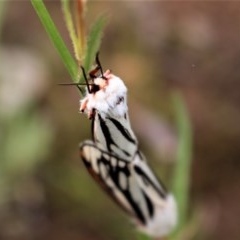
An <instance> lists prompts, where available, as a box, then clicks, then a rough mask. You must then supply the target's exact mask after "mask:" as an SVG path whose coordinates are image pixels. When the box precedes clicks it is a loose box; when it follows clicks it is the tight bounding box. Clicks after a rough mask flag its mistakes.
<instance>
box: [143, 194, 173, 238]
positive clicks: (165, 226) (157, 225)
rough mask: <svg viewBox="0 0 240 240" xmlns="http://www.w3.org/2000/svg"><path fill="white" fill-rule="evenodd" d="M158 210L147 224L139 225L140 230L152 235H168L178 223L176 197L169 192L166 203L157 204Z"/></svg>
mask: <svg viewBox="0 0 240 240" xmlns="http://www.w3.org/2000/svg"><path fill="white" fill-rule="evenodd" d="M155 207H156V208H157V209H156V212H155V215H154V217H153V218H152V219H150V220H148V222H147V223H146V225H144V226H139V230H140V231H142V232H144V233H146V234H148V235H149V236H151V237H162V236H166V235H168V234H169V233H170V232H171V231H172V230H173V229H174V227H175V226H176V224H177V206H176V202H175V199H174V197H173V196H172V195H171V194H168V196H167V198H166V202H164V204H162V205H159V206H157V205H156V206H155Z"/></svg>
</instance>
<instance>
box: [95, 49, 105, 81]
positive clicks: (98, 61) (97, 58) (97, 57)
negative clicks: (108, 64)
mask: <svg viewBox="0 0 240 240" xmlns="http://www.w3.org/2000/svg"><path fill="white" fill-rule="evenodd" d="M95 61H96V63H97V66H98V67H99V69H100V72H101V74H102V78H103V79H105V80H106V77H104V75H103V69H102V65H101V63H100V60H99V52H97V54H96V58H95Z"/></svg>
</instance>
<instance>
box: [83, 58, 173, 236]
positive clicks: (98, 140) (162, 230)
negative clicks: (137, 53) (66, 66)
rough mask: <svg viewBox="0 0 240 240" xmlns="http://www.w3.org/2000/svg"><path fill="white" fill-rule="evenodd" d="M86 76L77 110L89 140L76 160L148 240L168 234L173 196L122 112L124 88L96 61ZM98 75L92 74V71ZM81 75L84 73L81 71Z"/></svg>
mask: <svg viewBox="0 0 240 240" xmlns="http://www.w3.org/2000/svg"><path fill="white" fill-rule="evenodd" d="M96 62H97V64H98V65H97V67H96V68H95V69H94V70H93V71H92V72H90V74H89V75H90V78H91V81H92V82H88V80H86V81H87V84H88V93H87V94H86V96H85V97H84V98H83V99H82V100H81V102H80V111H81V112H85V113H86V114H87V115H88V117H89V118H90V119H91V120H92V135H93V141H85V142H83V143H82V144H81V145H80V157H81V158H82V159H83V162H84V164H85V166H86V167H87V169H88V171H89V172H90V173H91V175H92V176H93V177H94V179H95V180H97V182H98V183H99V184H100V185H101V186H102V188H103V189H104V190H105V191H106V192H107V193H108V194H109V195H110V196H111V197H112V198H113V199H114V200H115V201H116V202H117V203H118V204H119V205H120V206H121V207H122V208H123V209H124V210H125V211H126V212H127V213H129V214H130V215H131V216H132V217H133V218H134V220H135V222H136V224H137V226H138V228H139V229H140V230H142V231H143V232H145V233H147V234H149V235H150V236H153V237H160V236H165V235H167V234H169V232H170V231H172V229H173V228H174V226H175V225H176V222H177V209H176V204H175V200H174V198H173V196H172V195H171V194H170V193H168V192H167V190H166V189H165V187H164V186H163V184H162V183H161V182H160V181H159V180H158V179H157V177H156V176H155V174H154V173H153V171H152V170H151V169H150V167H149V166H148V164H147V162H146V160H145V158H144V156H143V155H142V153H141V152H140V151H139V149H138V141H137V139H136V136H135V134H134V132H133V131H132V128H131V125H130V121H129V117H128V108H127V88H126V86H125V84H124V83H123V81H122V80H121V79H120V78H119V77H117V76H115V75H113V74H112V73H111V72H110V71H109V70H107V71H106V72H105V73H103V71H102V68H101V65H100V63H99V60H98V57H97V58H96ZM99 70H100V71H101V74H100V75H97V76H96V75H95V74H96V73H97V72H98V71H99ZM84 75H85V73H84Z"/></svg>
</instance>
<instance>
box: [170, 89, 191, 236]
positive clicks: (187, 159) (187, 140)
mask: <svg viewBox="0 0 240 240" xmlns="http://www.w3.org/2000/svg"><path fill="white" fill-rule="evenodd" d="M173 101H174V106H175V112H176V121H177V130H178V136H179V145H178V150H177V164H176V167H175V173H174V177H173V192H174V194H175V197H176V200H177V204H178V226H177V229H176V231H175V233H176V234H177V233H178V232H179V231H180V230H182V229H183V227H184V226H185V225H186V223H187V210H188V204H189V203H188V202H189V186H190V168H191V159H192V128H191V123H190V119H189V116H188V112H187V109H186V106H185V103H184V99H183V98H182V96H181V95H180V93H175V94H174V96H173ZM174 235H175V234H174Z"/></svg>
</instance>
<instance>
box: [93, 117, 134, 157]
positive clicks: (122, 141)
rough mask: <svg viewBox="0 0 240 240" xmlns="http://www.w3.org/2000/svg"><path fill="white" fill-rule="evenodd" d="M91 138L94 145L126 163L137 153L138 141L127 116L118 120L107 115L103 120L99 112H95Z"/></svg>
mask: <svg viewBox="0 0 240 240" xmlns="http://www.w3.org/2000/svg"><path fill="white" fill-rule="evenodd" d="M92 136H93V140H94V142H96V144H99V145H101V146H102V147H103V149H106V150H107V151H108V152H111V153H114V154H116V155H118V156H119V157H120V158H123V159H125V160H127V161H132V158H133V156H134V155H135V153H136V152H137V151H138V141H137V138H136V136H135V134H134V133H133V131H132V129H131V126H130V124H129V120H128V116H127V115H126V116H124V117H120V118H115V117H114V116H111V115H108V116H106V117H104V118H103V117H102V116H101V114H100V113H99V112H96V114H95V117H94V119H93V124H92Z"/></svg>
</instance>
